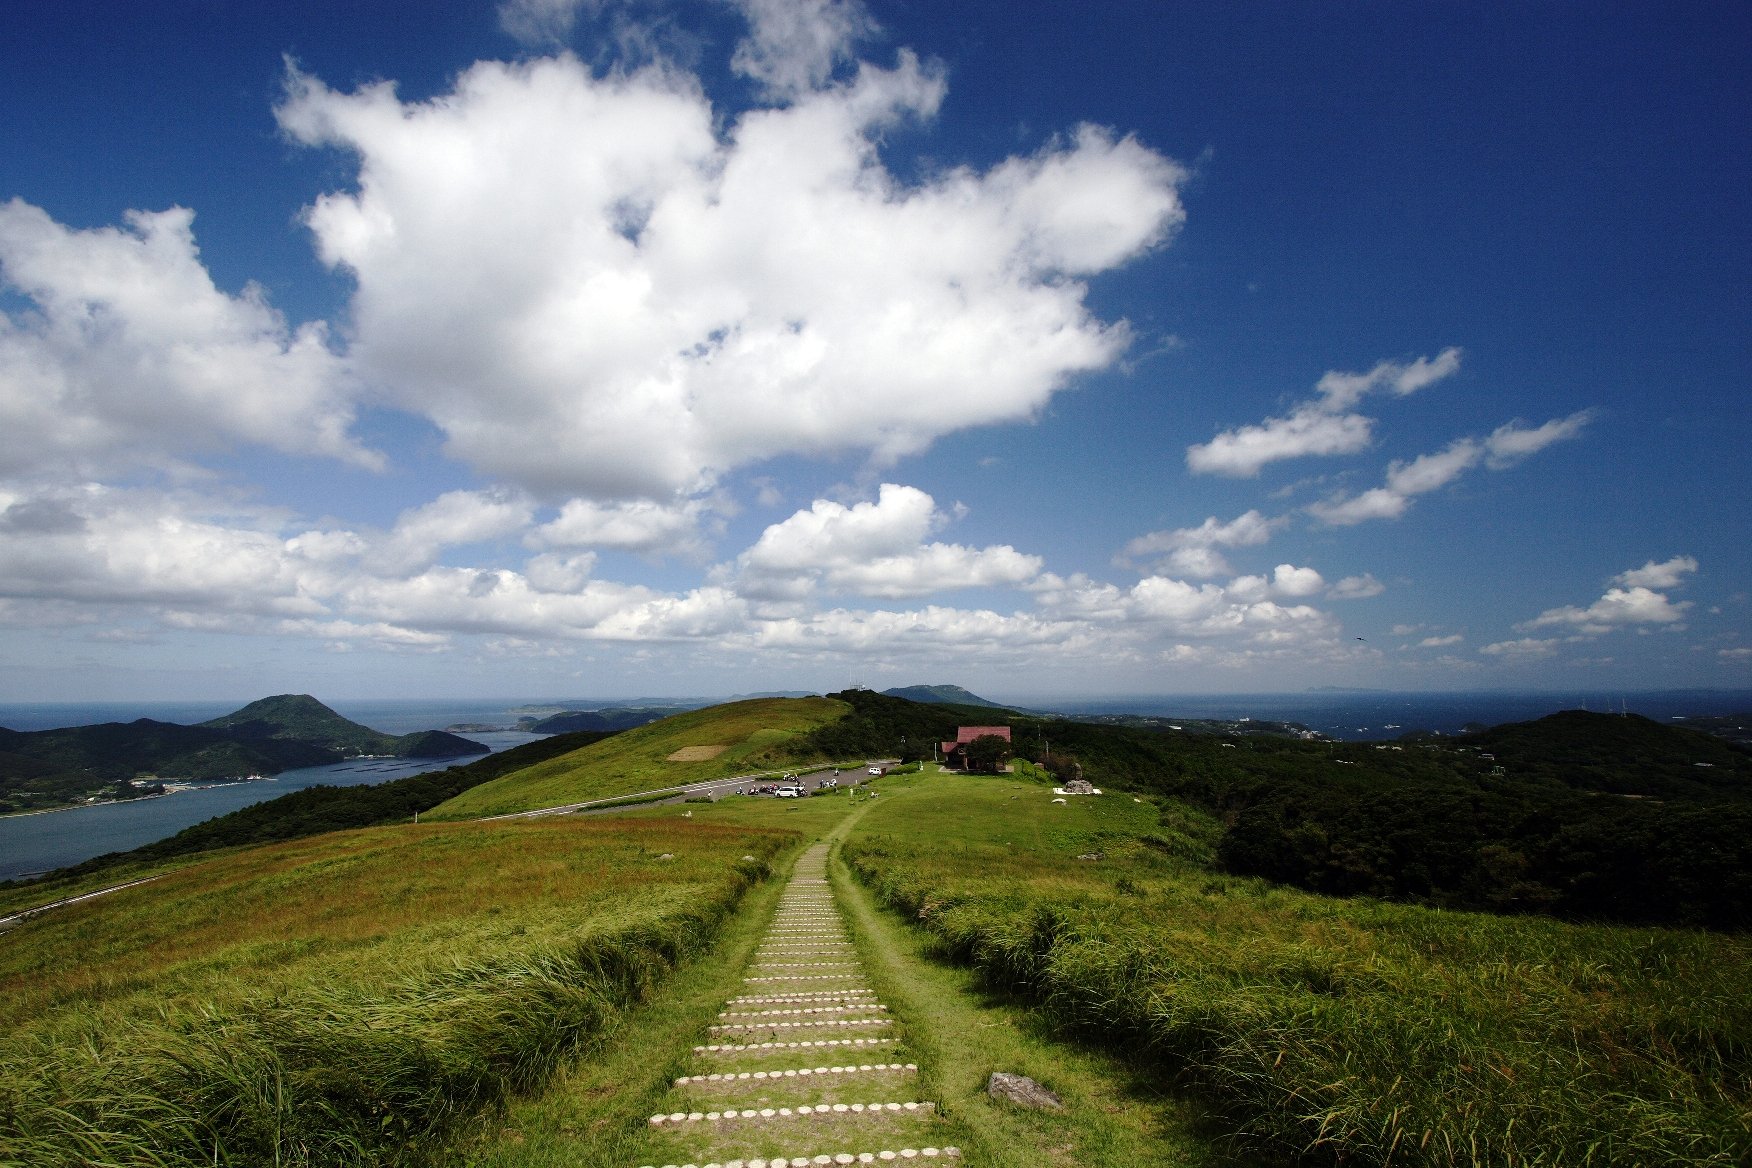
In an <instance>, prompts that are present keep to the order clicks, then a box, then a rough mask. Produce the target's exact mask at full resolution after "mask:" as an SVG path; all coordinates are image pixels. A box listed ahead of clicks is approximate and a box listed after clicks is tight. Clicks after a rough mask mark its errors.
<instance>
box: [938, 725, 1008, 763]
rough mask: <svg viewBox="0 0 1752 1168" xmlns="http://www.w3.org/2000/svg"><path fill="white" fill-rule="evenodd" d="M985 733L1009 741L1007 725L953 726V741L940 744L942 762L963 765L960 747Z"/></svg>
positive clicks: (983, 735)
mask: <svg viewBox="0 0 1752 1168" xmlns="http://www.w3.org/2000/svg"><path fill="white" fill-rule="evenodd" d="M987 735H996V736H997V737H999V738H1002V739H1003V740H1004V741H1005V742H1009V741H1011V739H1010V728H1009V727H1008V726H957V727H956V728H955V741H954V742H944V743H941V744H940V745H941V746H942V748H943V761H944V763H946V764H948V765H950V766H960V765H963V764H964V763H965V761H966V760H964V759H963V758H962V757H961V750H962V747H964V746H966V745H967V744H968V743H969V742H972V741H973V740H974V739H975V738H984V737H986V736H987Z"/></svg>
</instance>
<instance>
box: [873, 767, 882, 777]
mask: <svg viewBox="0 0 1752 1168" xmlns="http://www.w3.org/2000/svg"><path fill="white" fill-rule="evenodd" d="M870 773H871V774H873V775H880V774H881V773H882V768H881V767H871V768H870Z"/></svg>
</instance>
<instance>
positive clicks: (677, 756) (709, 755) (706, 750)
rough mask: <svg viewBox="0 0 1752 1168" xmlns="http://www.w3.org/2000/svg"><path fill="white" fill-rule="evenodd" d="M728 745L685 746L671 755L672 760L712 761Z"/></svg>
mask: <svg viewBox="0 0 1752 1168" xmlns="http://www.w3.org/2000/svg"><path fill="white" fill-rule="evenodd" d="M728 749H730V748H729V747H728V746H684V747H682V748H681V749H680V750H678V751H676V752H675V753H674V754H672V755H670V756H669V759H668V761H670V762H710V761H711V760H712V759H714V758H717V757H718V756H719V755H720V754H723V753H724V752H725V751H726V750H728Z"/></svg>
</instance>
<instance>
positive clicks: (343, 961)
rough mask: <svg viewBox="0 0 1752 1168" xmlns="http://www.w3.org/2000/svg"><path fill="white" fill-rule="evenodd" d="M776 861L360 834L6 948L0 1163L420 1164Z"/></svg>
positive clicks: (735, 830)
mask: <svg viewBox="0 0 1752 1168" xmlns="http://www.w3.org/2000/svg"><path fill="white" fill-rule="evenodd" d="M796 842H797V837H796V836H795V835H794V834H792V833H789V832H782V831H773V830H761V829H758V828H753V829H751V828H743V827H735V826H710V825H705V824H699V823H692V822H688V821H674V822H671V821H666V820H655V821H651V822H638V823H628V822H624V821H611V820H569V821H565V822H545V821H544V822H535V823H511V824H491V825H488V824H458V825H431V826H427V825H421V826H420V827H417V828H410V827H399V828H384V829H370V830H365V831H356V832H347V833H339V834H335V835H328V836H320V837H315V838H312V839H306V840H299V841H295V842H291V843H286V844H280V845H274V846H270V847H264V848H259V849H253V850H249V851H244V852H240V853H235V854H232V855H228V856H223V857H220V858H217V859H214V860H211V861H209V862H206V863H201V864H194V865H190V866H187V867H183V868H180V869H177V870H175V871H173V872H170V873H168V874H167V875H165V876H164V877H163V878H162V879H160V880H158V881H155V882H154V883H152V884H150V885H145V886H142V887H140V888H137V889H128V890H125V891H122V892H118V893H115V894H114V895H112V896H108V897H104V898H102V899H100V900H96V901H92V902H90V903H89V904H85V905H79V906H74V907H70V908H67V909H64V910H57V911H56V912H54V913H51V914H48V915H45V916H44V917H41V918H38V919H36V920H33V921H30V922H27V923H26V924H24V925H21V926H19V927H18V928H16V929H14V930H13V931H11V932H10V933H8V934H7V935H6V938H5V943H4V945H0V1023H3V1028H4V1032H5V1037H4V1038H3V1039H0V1068H4V1069H3V1070H0V1163H6V1164H12V1163H18V1164H31V1165H39V1164H40V1165H59V1164H66V1165H75V1164H78V1165H84V1164H94V1163H116V1164H142V1165H158V1164H163V1165H193V1164H214V1163H220V1164H250V1165H254V1164H306V1165H319V1164H342V1163H361V1162H370V1163H374V1164H420V1163H426V1162H429V1161H430V1160H431V1158H432V1157H433V1156H434V1155H435V1154H436V1150H437V1149H439V1148H440V1147H442V1146H443V1145H444V1144H445V1142H446V1140H448V1139H450V1138H451V1137H452V1136H454V1134H455V1133H456V1132H457V1131H458V1130H460V1129H461V1128H462V1127H464V1126H466V1125H467V1124H469V1123H470V1122H473V1121H474V1120H475V1119H476V1118H477V1117H478V1116H480V1115H481V1114H483V1113H485V1112H487V1111H490V1110H491V1109H492V1108H494V1107H496V1106H497V1105H498V1104H499V1103H500V1102H502V1101H503V1100H504V1099H505V1098H506V1097H507V1096H508V1094H510V1093H511V1092H514V1091H518V1090H527V1089H530V1088H533V1087H535V1086H537V1085H539V1084H540V1083H541V1082H543V1081H544V1080H545V1079H546V1077H547V1076H548V1075H550V1074H551V1073H552V1072H553V1071H554V1070H555V1069H556V1068H558V1067H560V1066H562V1065H564V1064H566V1063H567V1062H568V1061H569V1060H570V1059H572V1058H574V1057H575V1056H577V1055H578V1054H579V1053H581V1052H583V1051H586V1050H588V1049H590V1047H591V1045H592V1043H593V1042H595V1041H596V1038H597V1036H598V1035H599V1034H600V1032H601V1030H602V1028H603V1026H604V1025H605V1024H606V1022H607V1021H608V1020H610V1019H612V1018H613V1017H614V1016H615V1015H616V1014H617V1013H618V1012H619V1011H621V1010H623V1009H625V1008H627V1007H628V1006H630V1005H632V1004H634V1003H636V1002H638V1001H640V1000H642V999H643V998H644V997H645V996H647V995H648V994H649V992H650V991H651V989H652V987H653V986H654V985H656V984H657V983H658V982H660V981H661V980H662V979H663V978H664V977H665V976H666V975H667V974H668V973H669V972H670V970H671V969H673V968H674V967H675V966H676V965H677V964H678V963H679V962H680V961H682V960H684V959H685V958H687V957H688V956H690V955H692V954H694V953H697V952H699V951H701V950H703V949H704V948H706V947H708V946H709V945H710V944H711V943H712V942H713V940H714V938H715V934H716V930H717V928H718V927H719V925H720V923H721V922H722V921H723V920H724V919H725V917H726V916H727V914H728V913H729V912H730V910H731V909H732V908H733V907H734V905H735V904H736V903H737V901H738V899H739V898H740V897H741V895H742V894H743V892H744V891H745V890H746V889H747V888H748V887H749V886H750V883H751V881H755V880H759V879H761V878H763V877H764V875H765V874H766V872H767V870H768V865H769V863H771V862H772V861H773V860H774V859H775V858H776V857H779V856H780V855H781V853H782V852H783V851H784V850H785V849H786V848H788V847H790V846H791V845H793V844H795V843H796Z"/></svg>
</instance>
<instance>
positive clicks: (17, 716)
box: [0, 690, 1752, 880]
mask: <svg viewBox="0 0 1752 1168" xmlns="http://www.w3.org/2000/svg"><path fill="white" fill-rule="evenodd" d="M243 704H244V703H243V702H179V703H171V702H132V703H90V704H68V703H56V704H29V705H17V704H14V705H4V704H0V726H5V727H7V728H8V729H12V730H48V729H53V728H55V727H57V726H88V725H92V724H94V723H99V722H129V721H132V720H134V719H135V718H155V719H157V720H159V721H164V722H181V723H185V724H186V723H191V722H201V721H205V720H206V719H208V718H216V717H218V716H219V715H221V714H228V713H230V712H231V711H232V710H235V709H237V708H238V707H239V706H241V705H243ZM329 704H330V705H331V706H332V707H333V708H334V709H335V710H336V711H338V712H339V713H341V714H343V715H345V716H346V717H348V718H351V719H353V720H354V721H355V722H361V723H363V724H364V725H367V726H370V727H372V728H374V729H377V730H382V731H384V732H385V733H388V734H406V733H409V732H411V731H414V730H441V729H443V728H444V727H446V726H451V725H456V724H459V723H477V724H482V725H492V726H512V725H515V724H516V720H517V716H518V713H519V712H521V708H522V707H524V706H525V705H528V706H535V707H543V708H546V709H549V710H551V709H555V708H558V707H557V705H556V704H554V703H542V702H529V703H524V702H522V701H507V700H497V701H416V700H405V701H378V702H331V703H329ZM1019 704H1022V705H1026V706H1029V707H1031V708H1035V709H1051V710H1054V711H1057V712H1063V713H1066V714H1070V715H1075V714H1079V713H1097V712H1104V713H1130V714H1154V715H1163V716H1167V717H1178V718H1219V719H1224V718H1256V719H1262V720H1270V721H1280V722H1299V723H1301V724H1302V725H1304V726H1308V727H1310V728H1311V729H1314V730H1318V731H1320V732H1321V733H1322V734H1325V735H1327V736H1328V737H1330V738H1337V739H1342V740H1351V741H1355V740H1361V739H1371V738H1393V737H1397V736H1398V735H1400V734H1403V733H1404V732H1406V731H1407V730H1413V729H1423V730H1439V731H1442V732H1443V733H1447V734H1453V733H1457V732H1458V731H1459V730H1460V729H1461V727H1463V726H1465V725H1466V724H1467V723H1469V722H1480V723H1483V724H1485V725H1496V724H1497V723H1500V722H1519V721H1525V720H1527V719H1529V718H1538V717H1542V716H1544V715H1546V714H1550V713H1553V712H1555V711H1557V710H1573V709H1589V710H1600V711H1604V710H1619V709H1621V708H1623V709H1628V710H1629V711H1630V712H1631V713H1636V714H1642V715H1644V716H1645V717H1649V718H1654V719H1656V720H1657V721H1662V722H1666V721H1671V720H1674V719H1677V718H1684V717H1687V716H1692V717H1697V716H1703V715H1709V714H1738V713H1747V712H1752V690H1685V691H1664V692H1659V693H1619V692H1608V691H1597V692H1596V691H1575V692H1572V693H1540V694H1525V693H1522V694H1517V693H1416V694H1405V693H1378V692H1351V691H1346V692H1327V693H1294V694H1230V695H1200V696H1190V697H1189V696H1183V695H1167V696H1160V697H1129V698H1113V699H1106V700H1099V701H1096V700H1089V701H1078V702H1047V701H1040V702H1022V703H1019ZM465 737H468V738H472V739H474V740H475V741H477V742H480V743H482V744H484V745H486V746H489V747H491V748H492V749H494V750H504V749H506V748H507V747H511V746H517V745H520V744H522V743H525V742H530V741H532V740H534V739H535V738H536V737H538V736H537V735H533V734H526V733H522V732H519V731H515V730H499V731H493V732H482V733H473V732H471V733H467V734H466V735H465ZM459 761H464V762H466V761H468V760H466V759H463V760H459ZM448 765H450V763H448V762H439V763H437V764H434V763H432V762H431V761H425V762H402V761H397V760H392V759H358V760H354V761H352V762H344V763H337V764H335V765H334V766H326V767H309V768H305V769H302V770H295V771H286V772H285V773H283V774H280V775H276V776H274V777H273V778H272V779H266V780H261V781H258V782H252V783H230V784H221V785H217V786H211V787H206V788H202V789H200V790H193V791H182V792H178V793H176V794H174V795H166V796H165V797H163V798H161V799H142V800H139V801H137V802H133V803H112V804H107V805H105V806H101V807H78V808H73V809H71V810H67V811H54V812H49V813H47V814H42V815H19V816H6V817H0V880H5V879H14V878H16V877H19V876H25V875H31V874H34V873H38V872H44V871H47V870H49V869H52V868H59V867H64V866H66V865H68V864H76V863H78V862H79V861H81V860H87V859H90V858H91V857H92V856H98V855H102V854H103V853H105V852H115V851H123V850H126V849H128V848H136V847H139V846H140V845H142V844H148V843H151V842H152V841H153V840H158V839H163V838H164V837H165V836H168V835H174V834H175V833H177V832H179V831H181V830H182V829H183V828H185V827H189V826H191V825H193V824H196V823H199V822H201V821H202V820H204V819H211V818H212V817H213V816H215V815H223V814H225V813H226V812H228V811H235V810H237V809H238V808H239V807H245V806H248V805H249V804H251V803H259V802H261V801H262V800H264V799H274V798H278V797H279V796H281V795H284V794H287V793H288V792H291V791H296V790H299V789H300V788H303V787H310V786H315V785H316V784H318V783H328V784H330V785H332V786H353V785H356V784H363V783H381V782H383V781H385V780H387V779H396V778H401V777H403V776H406V775H413V774H419V773H420V772H421V771H425V770H433V769H438V770H442V769H443V768H444V767H445V766H448Z"/></svg>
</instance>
